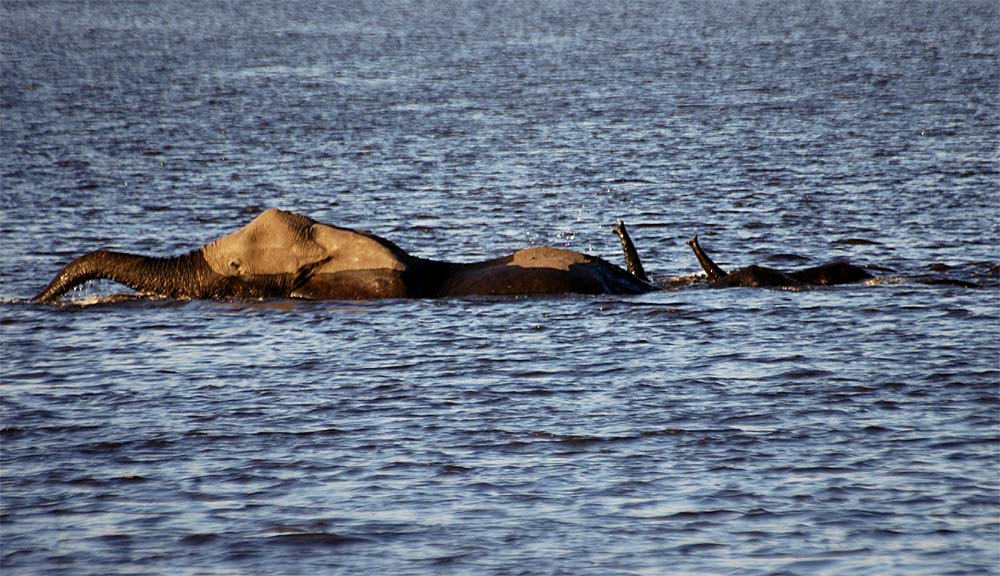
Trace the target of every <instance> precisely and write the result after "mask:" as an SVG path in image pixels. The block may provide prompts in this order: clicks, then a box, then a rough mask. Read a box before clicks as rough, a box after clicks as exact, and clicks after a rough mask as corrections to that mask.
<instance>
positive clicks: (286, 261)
mask: <svg viewBox="0 0 1000 576" xmlns="http://www.w3.org/2000/svg"><path fill="white" fill-rule="evenodd" d="M315 224H316V222H315V221H313V220H312V219H310V218H307V217H305V216H301V215H299V214H293V213H291V212H284V211H282V210H276V209H274V208H271V209H269V210H267V211H265V212H264V213H262V214H261V215H260V216H257V217H256V218H254V219H253V220H252V221H251V222H250V223H249V224H247V225H246V226H244V227H243V228H240V229H239V230H237V231H236V232H233V233H232V234H229V235H228V236H223V237H222V238H219V239H218V240H216V241H215V242H212V243H211V244H209V245H207V246H205V247H204V248H203V249H202V251H203V254H204V256H205V260H206V262H208V265H209V266H210V267H211V268H212V270H214V271H215V272H216V273H218V274H221V275H223V276H254V275H274V274H298V273H299V272H300V271H301V270H303V269H307V268H313V267H315V266H316V265H317V264H318V263H320V262H322V261H323V260H325V259H327V258H328V257H329V254H327V252H326V250H325V249H324V248H323V247H322V246H320V245H319V244H317V243H316V242H315V241H314V240H313V238H312V227H313V225H315Z"/></svg>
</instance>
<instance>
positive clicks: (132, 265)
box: [32, 250, 214, 302]
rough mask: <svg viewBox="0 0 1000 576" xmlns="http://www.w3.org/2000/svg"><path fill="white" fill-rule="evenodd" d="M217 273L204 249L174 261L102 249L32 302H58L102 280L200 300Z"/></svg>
mask: <svg viewBox="0 0 1000 576" xmlns="http://www.w3.org/2000/svg"><path fill="white" fill-rule="evenodd" d="M213 274H214V273H213V272H212V270H211V268H209V266H208V263H207V262H205V258H204V257H203V256H202V254H201V250H195V251H194V252H191V253H190V254H185V255H183V256H176V257H173V258H154V257H149V256H139V255H135V254H126V253H123V252H111V251H107V250H98V251H96V252H91V253H89V254H86V255H84V256H81V257H79V258H77V259H76V260H74V261H73V262H71V263H69V264H68V265H67V266H66V267H65V268H63V269H62V270H60V271H59V273H58V274H56V277H55V278H54V279H53V280H52V282H50V283H49V285H48V286H46V287H45V289H44V290H42V291H41V292H40V293H39V294H38V295H37V296H35V297H34V298H32V301H34V302H54V301H56V300H58V299H59V298H60V297H61V296H62V295H63V294H65V293H66V292H68V291H70V290H72V289H73V288H75V287H77V286H79V285H80V284H83V283H84V282H87V281H88V280H96V279H102V278H103V279H108V280H114V281H115V282H118V283H121V284H124V285H125V286H128V287H129V288H132V289H133V290H136V291H139V292H151V293H155V294H161V295H163V296H169V297H172V298H178V297H180V298H198V297H202V296H203V295H204V293H205V292H206V291H210V290H211V288H210V284H211V278H212V275H213Z"/></svg>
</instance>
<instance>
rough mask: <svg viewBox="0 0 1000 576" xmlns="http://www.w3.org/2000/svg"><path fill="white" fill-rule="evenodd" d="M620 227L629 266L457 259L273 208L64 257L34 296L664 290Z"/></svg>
mask: <svg viewBox="0 0 1000 576" xmlns="http://www.w3.org/2000/svg"><path fill="white" fill-rule="evenodd" d="M616 233H617V234H618V236H619V238H620V239H621V242H622V246H623V249H624V250H625V252H626V262H627V265H628V266H629V268H630V270H624V269H622V268H620V267H619V266H616V265H614V264H611V263H610V262H607V261H605V260H603V259H601V258H598V257H596V256H590V255H587V254H582V253H580V252H574V251H571V250H564V249H560V248H550V247H544V246H542V247H530V248H524V249H521V250H518V251H516V252H514V253H513V254H511V255H509V256H504V257H501V258H495V259H492V260H486V261H482V262H472V263H452V262H445V261H440V260H431V259H425V258H419V257H416V256H412V255H410V254H408V253H407V252H406V251H404V250H403V249H402V248H400V247H399V246H397V245H396V244H394V243H392V242H390V241H389V240H386V239H384V238H380V237H379V236H376V235H375V234H372V233H370V232H366V231H361V230H352V229H348V228H340V227H337V226H331V225H327V224H322V223H319V222H316V221H315V220H312V219H311V218H308V217H306V216H302V215H299V214H294V213H291V212H285V211H282V210H278V209H274V208H271V209H268V210H266V211H264V212H263V213H262V214H260V215H259V216H257V217H256V218H254V219H253V220H252V221H251V222H250V223H249V224H247V225H246V226H244V227H243V228H240V229H239V230H237V231H235V232H233V233H232V234H229V235H227V236H224V237H222V238H219V239H218V240H215V241H214V242H212V243H210V244H207V245H205V246H202V247H200V248H198V249H196V250H194V251H192V252H190V253H188V254H184V255H180V256H175V257H163V258H160V257H150V256H142V255H136V254H127V253H123V252H113V251H108V250H98V251H95V252H90V253H88V254H85V255H83V256H81V257H79V258H77V259H76V260H74V261H73V262H71V263H70V264H68V265H66V266H65V267H64V268H63V269H62V270H60V271H59V272H58V273H57V274H56V276H55V278H54V279H53V280H52V282H51V283H49V285H48V286H46V287H45V289H43V290H42V291H41V292H40V293H39V294H38V295H37V296H35V297H34V298H33V299H32V300H33V301H35V302H54V301H57V300H58V299H59V298H60V297H62V296H63V295H64V294H65V293H66V292H68V291H69V290H71V289H73V288H74V287H76V286H78V285H80V284H82V283H84V282H86V281H88V280H92V279H99V278H103V279H110V280H113V281H115V282H118V283H120V284H124V285H125V286H128V287H129V288H132V289H133V290H136V291H139V292H143V293H151V294H156V295H161V296H166V297H170V298H187V299H256V298H303V299H316V300H325V299H330V300H345V299H375V298H435V297H448V296H471V295H527V294H571V293H576V294H639V293H644V292H649V291H653V290H657V289H659V287H657V286H656V285H654V284H652V283H651V282H650V281H649V279H648V278H647V277H646V275H645V272H642V267H641V264H640V263H639V258H638V254H636V252H635V247H634V245H632V241H631V239H630V238H629V237H628V233H627V231H626V230H625V227H624V224H619V227H618V228H616Z"/></svg>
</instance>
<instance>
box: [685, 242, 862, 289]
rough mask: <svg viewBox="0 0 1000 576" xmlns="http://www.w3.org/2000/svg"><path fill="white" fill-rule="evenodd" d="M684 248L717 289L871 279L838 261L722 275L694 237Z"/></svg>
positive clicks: (752, 267) (740, 270)
mask: <svg viewBox="0 0 1000 576" xmlns="http://www.w3.org/2000/svg"><path fill="white" fill-rule="evenodd" d="M688 245H689V246H691V249H692V250H694V254H695V257H696V258H698V263H699V264H701V267H702V269H703V270H704V271H705V275H706V276H707V277H708V281H709V283H711V284H712V286H715V287H718V288H732V287H736V286H745V287H755V288H756V287H768V288H782V287H785V288H795V287H800V286H832V285H836V284H850V283H854V282H864V281H865V280H869V279H871V278H873V276H872V275H871V274H869V273H868V271H867V270H865V269H864V268H861V267H859V266H855V265H854V264H850V263H848V262H843V261H839V260H838V261H834V262H828V263H826V264H821V265H819V266H813V267H811V268H803V269H802V270H797V271H793V272H785V271H783V270H778V269H776V268H769V267H767V266H758V265H756V264H753V265H750V266H745V267H743V268H738V269H736V270H733V271H732V272H725V271H723V270H722V268H719V266H717V265H716V264H715V262H713V261H712V259H711V258H710V257H709V256H708V254H707V253H706V252H705V250H704V249H702V247H701V244H700V243H699V242H698V237H697V236H695V237H694V238H692V239H691V240H690V241H689V242H688Z"/></svg>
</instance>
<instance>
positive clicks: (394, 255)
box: [310, 223, 410, 274]
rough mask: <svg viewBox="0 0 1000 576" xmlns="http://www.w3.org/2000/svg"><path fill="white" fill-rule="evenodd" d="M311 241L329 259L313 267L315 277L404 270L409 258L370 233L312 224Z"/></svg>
mask: <svg viewBox="0 0 1000 576" xmlns="http://www.w3.org/2000/svg"><path fill="white" fill-rule="evenodd" d="M310 236H311V238H312V241H313V242H314V243H315V244H316V245H317V246H319V247H321V248H322V250H323V252H324V254H326V256H327V257H328V258H329V260H327V261H326V262H324V263H322V264H321V265H319V266H317V267H316V270H315V271H314V272H315V273H317V274H335V273H337V272H345V271H356V270H396V271H403V270H406V262H407V260H409V258H410V257H409V255H408V254H406V252H404V251H403V250H402V249H401V248H399V247H398V246H396V245H395V244H393V243H392V242H389V241H388V240H385V239H384V238H380V237H378V236H376V235H374V234H371V233H369V232H362V231H358V230H350V229H348V228H338V227H336V226H329V225H327V224H319V223H315V224H313V225H312V227H311V228H310Z"/></svg>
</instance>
